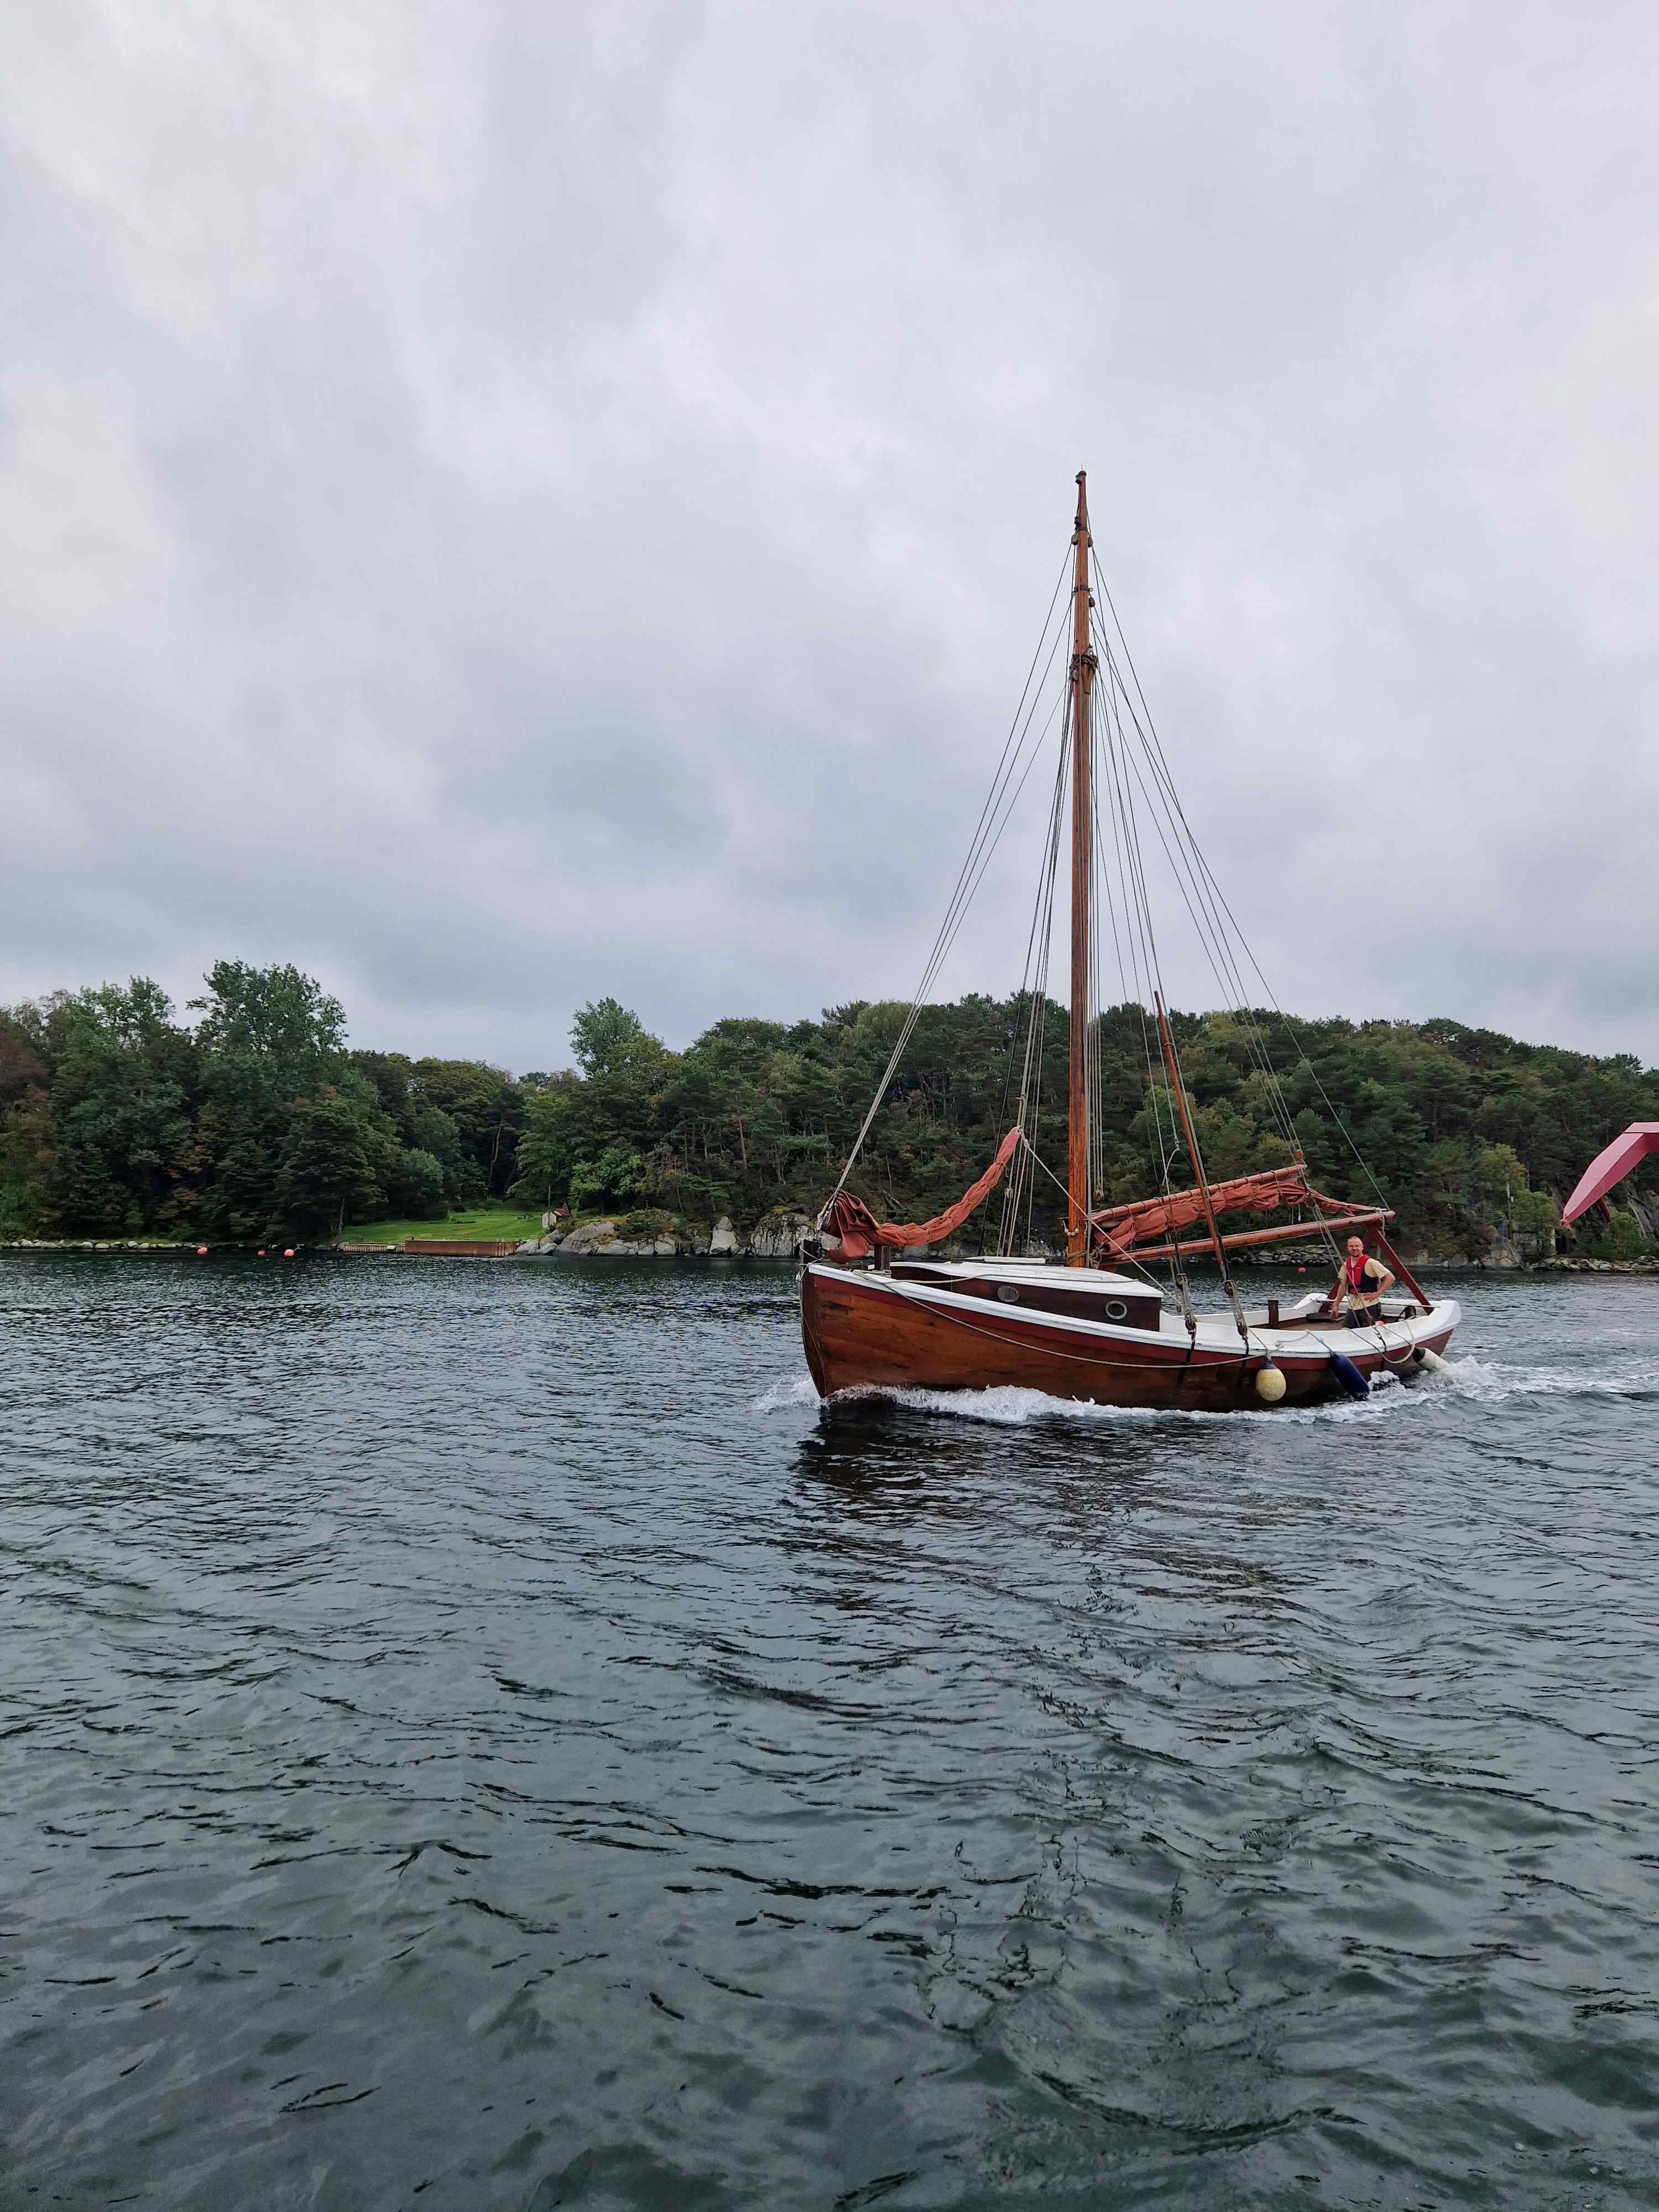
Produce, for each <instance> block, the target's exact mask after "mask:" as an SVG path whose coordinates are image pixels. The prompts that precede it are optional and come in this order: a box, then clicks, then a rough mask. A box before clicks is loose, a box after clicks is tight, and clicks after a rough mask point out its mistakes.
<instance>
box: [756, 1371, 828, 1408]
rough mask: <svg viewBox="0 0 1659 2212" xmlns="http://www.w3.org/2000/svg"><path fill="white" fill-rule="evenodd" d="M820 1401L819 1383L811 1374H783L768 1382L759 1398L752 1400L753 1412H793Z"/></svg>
mask: <svg viewBox="0 0 1659 2212" xmlns="http://www.w3.org/2000/svg"><path fill="white" fill-rule="evenodd" d="M818 1403H819V1399H818V1392H817V1384H816V1383H814V1382H813V1380H812V1378H811V1376H810V1375H781V1376H779V1377H778V1379H777V1381H776V1382H775V1383H768V1385H767V1387H766V1388H765V1389H764V1390H763V1391H762V1392H761V1394H760V1395H759V1397H758V1398H753V1399H751V1400H750V1404H749V1410H750V1413H799V1410H800V1409H801V1407H803V1406H816V1405H817V1404H818Z"/></svg>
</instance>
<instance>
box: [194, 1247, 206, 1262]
mask: <svg viewBox="0 0 1659 2212" xmlns="http://www.w3.org/2000/svg"><path fill="white" fill-rule="evenodd" d="M206 1255H207V1246H206V1245H205V1244H198V1245H197V1247H196V1256H197V1259H198V1260H200V1259H204V1258H205V1257H206Z"/></svg>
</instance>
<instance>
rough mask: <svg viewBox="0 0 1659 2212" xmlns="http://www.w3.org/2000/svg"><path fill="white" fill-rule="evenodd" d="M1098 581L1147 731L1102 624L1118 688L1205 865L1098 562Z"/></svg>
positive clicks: (1242, 941)
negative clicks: (1136, 710) (1122, 676)
mask: <svg viewBox="0 0 1659 2212" xmlns="http://www.w3.org/2000/svg"><path fill="white" fill-rule="evenodd" d="M1095 579H1096V581H1097V583H1098V585H1099V586H1100V597H1101V599H1103V600H1104V602H1105V604H1106V606H1107V608H1108V609H1109V611H1110V614H1111V617H1112V625H1113V628H1114V629H1115V631H1116V633H1117V640H1118V643H1119V645H1120V646H1121V648H1122V655H1123V661H1124V665H1126V666H1127V669H1128V671H1129V674H1130V676H1131V678H1133V682H1134V687H1135V692H1136V696H1138V697H1139V701H1140V706H1141V714H1144V716H1145V718H1146V726H1145V728H1144V729H1143V728H1142V726H1141V720H1140V716H1139V715H1137V714H1135V711H1134V702H1133V700H1131V699H1130V698H1129V696H1128V690H1127V686H1126V685H1124V684H1123V682H1122V678H1121V675H1120V674H1119V673H1118V671H1117V667H1116V659H1115V655H1113V654H1111V653H1110V646H1109V641H1108V640H1107V639H1106V638H1105V625H1104V623H1101V625H1100V627H1101V630H1102V636H1103V642H1105V643H1106V644H1107V648H1108V656H1109V659H1111V661H1112V664H1113V665H1112V673H1113V677H1114V679H1115V682H1116V684H1117V686H1118V688H1119V690H1121V692H1122V695H1123V701H1124V704H1125V705H1126V706H1127V708H1128V710H1129V718H1130V720H1131V722H1132V723H1133V726H1134V727H1135V730H1136V732H1137V734H1138V735H1139V736H1140V738H1141V742H1142V744H1143V746H1144V747H1146V750H1147V751H1148V757H1149V758H1151V757H1153V756H1154V755H1155V756H1156V763H1157V767H1156V771H1155V772H1156V773H1157V775H1158V779H1159V781H1161V783H1162V785H1163V787H1164V791H1165V792H1166V793H1167V796H1168V799H1169V803H1170V806H1171V807H1172V809H1173V811H1174V812H1175V814H1176V816H1177V817H1179V818H1180V822H1181V826H1182V831H1183V832H1184V834H1185V836H1187V837H1188V839H1189V840H1190V842H1191V843H1192V847H1193V849H1194V853H1195V854H1197V856H1198V858H1199V860H1200V863H1202V861H1203V854H1202V848H1200V845H1199V843H1198V840H1197V837H1196V836H1194V832H1193V829H1192V825H1191V823H1189V822H1188V820H1187V815H1186V809H1185V808H1184V807H1183V806H1182V803H1181V794H1180V793H1179V791H1178V790H1177V789H1176V782H1175V778H1174V776H1173V775H1171V774H1170V765H1169V761H1168V759H1167V757H1165V754H1164V744H1163V740H1162V739H1161V738H1159V736H1158V728H1157V725H1156V724H1155V722H1154V721H1153V720H1152V708H1151V707H1150V706H1149V705H1148V704H1147V701H1146V691H1145V690H1144V689H1143V688H1142V685H1141V681H1140V674H1139V670H1138V669H1137V668H1136V666H1135V663H1134V656H1133V653H1131V652H1130V650H1129V641H1128V639H1127V637H1126V636H1125V635H1124V630H1123V624H1122V622H1121V619H1120V617H1119V615H1118V611H1117V606H1116V603H1115V601H1114V599H1113V598H1112V595H1111V592H1110V591H1109V588H1108V586H1107V583H1106V579H1105V575H1104V574H1103V571H1102V569H1101V568H1100V564H1099V562H1098V560H1097V561H1096V562H1095ZM1205 873H1206V875H1209V873H1210V871H1209V869H1208V867H1207V866H1205ZM1211 881H1212V884H1213V882H1214V878H1213V877H1211ZM1216 888H1217V889H1218V886H1217V887H1216ZM1223 904H1224V905H1225V900H1224V901H1223ZM1227 914H1228V919H1229V921H1231V923H1232V927H1233V928H1234V930H1235V931H1236V932H1237V934H1238V938H1239V942H1240V944H1241V945H1242V946H1243V949H1244V951H1246V952H1247V953H1248V952H1249V945H1248V944H1247V943H1246V941H1245V939H1244V937H1243V931H1242V930H1239V928H1238V922H1237V917H1236V916H1235V915H1233V914H1232V912H1231V908H1228V909H1227ZM1238 987H1239V994H1240V999H1241V1001H1242V1000H1243V999H1244V998H1245V997H1246V995H1247V994H1245V992H1244V988H1243V977H1242V975H1241V976H1240V978H1239V985H1238Z"/></svg>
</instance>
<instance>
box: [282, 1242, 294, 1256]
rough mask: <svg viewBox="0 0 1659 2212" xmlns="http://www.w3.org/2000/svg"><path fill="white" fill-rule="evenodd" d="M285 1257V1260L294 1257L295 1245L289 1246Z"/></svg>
mask: <svg viewBox="0 0 1659 2212" xmlns="http://www.w3.org/2000/svg"><path fill="white" fill-rule="evenodd" d="M293 1257H294V1247H293V1246H292V1245H291V1244H290V1245H289V1247H288V1249H287V1250H286V1251H285V1252H284V1253H283V1259H285V1260H291V1259H292V1258H293Z"/></svg>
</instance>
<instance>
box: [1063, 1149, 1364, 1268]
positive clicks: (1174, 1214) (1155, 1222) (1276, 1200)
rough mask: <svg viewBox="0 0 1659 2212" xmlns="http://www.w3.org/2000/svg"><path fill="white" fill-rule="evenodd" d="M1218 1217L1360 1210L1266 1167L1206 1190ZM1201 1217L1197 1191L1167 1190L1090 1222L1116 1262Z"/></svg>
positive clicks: (1301, 1176)
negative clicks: (1283, 1209) (1286, 1209)
mask: <svg viewBox="0 0 1659 2212" xmlns="http://www.w3.org/2000/svg"><path fill="white" fill-rule="evenodd" d="M1210 1203H1211V1205H1212V1206H1213V1207H1214V1208H1215V1211H1216V1212H1218V1213H1273V1212H1277V1211H1278V1209H1279V1207H1280V1206H1315V1207H1316V1208H1317V1209H1318V1211H1319V1212H1321V1213H1322V1214H1323V1215H1325V1216H1326V1217H1328V1218H1332V1219H1336V1220H1340V1218H1341V1217H1342V1216H1343V1215H1344V1214H1345V1213H1358V1212H1364V1211H1365V1209H1364V1208H1362V1207H1359V1206H1350V1205H1348V1204H1347V1203H1346V1200H1342V1199H1340V1198H1326V1197H1325V1196H1324V1195H1323V1194H1322V1193H1321V1192H1319V1191H1316V1190H1310V1188H1309V1187H1308V1170H1306V1168H1304V1167H1301V1166H1297V1167H1290V1168H1270V1169H1268V1170H1267V1171H1266V1172H1265V1173H1262V1174H1260V1175H1248V1176H1233V1178H1232V1179H1231V1182H1212V1184H1211V1185H1210ZM1203 1217H1204V1194H1203V1193H1202V1191H1200V1190H1197V1189H1194V1190H1176V1191H1171V1192H1170V1194H1169V1195H1168V1196H1167V1197H1165V1198H1143V1199H1138V1200H1135V1202H1134V1203H1133V1205H1131V1206H1109V1207H1108V1208H1107V1210H1106V1211H1105V1212H1103V1213H1096V1214H1094V1215H1092V1216H1091V1219H1092V1220H1093V1222H1094V1225H1095V1228H1096V1231H1097V1233H1098V1234H1099V1236H1100V1237H1101V1238H1102V1239H1103V1242H1104V1243H1105V1246H1106V1249H1107V1250H1108V1251H1109V1252H1110V1253H1111V1254H1113V1255H1114V1256H1115V1257H1116V1258H1119V1259H1121V1258H1122V1257H1123V1256H1124V1255H1126V1254H1127V1253H1129V1252H1132V1251H1133V1249H1134V1248H1135V1246H1136V1245H1137V1244H1155V1243H1160V1242H1162V1240H1163V1239H1164V1237H1172V1236H1174V1235H1176V1233H1177V1232H1178V1231H1181V1230H1182V1229H1189V1228H1190V1227H1191V1226H1192V1225H1193V1223H1194V1222H1195V1221H1200V1220H1201V1219H1202V1218H1203Z"/></svg>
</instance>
